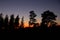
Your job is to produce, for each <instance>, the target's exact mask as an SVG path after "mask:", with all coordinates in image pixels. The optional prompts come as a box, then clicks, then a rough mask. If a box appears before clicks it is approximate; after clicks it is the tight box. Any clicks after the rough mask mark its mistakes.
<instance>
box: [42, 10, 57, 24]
mask: <svg viewBox="0 0 60 40" xmlns="http://www.w3.org/2000/svg"><path fill="white" fill-rule="evenodd" d="M41 17H42V24H46V25H48V24H49V22H50V23H51V25H53V23H55V22H54V21H55V20H56V17H57V16H56V15H55V14H54V13H53V12H51V11H49V10H47V11H45V12H43V13H42V14H41Z"/></svg>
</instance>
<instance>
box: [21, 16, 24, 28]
mask: <svg viewBox="0 0 60 40" xmlns="http://www.w3.org/2000/svg"><path fill="white" fill-rule="evenodd" d="M21 28H24V16H23V17H22V19H21Z"/></svg>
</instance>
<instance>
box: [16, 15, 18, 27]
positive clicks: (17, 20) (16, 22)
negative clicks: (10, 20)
mask: <svg viewBox="0 0 60 40" xmlns="http://www.w3.org/2000/svg"><path fill="white" fill-rule="evenodd" d="M15 27H19V15H17V17H16V18H15Z"/></svg>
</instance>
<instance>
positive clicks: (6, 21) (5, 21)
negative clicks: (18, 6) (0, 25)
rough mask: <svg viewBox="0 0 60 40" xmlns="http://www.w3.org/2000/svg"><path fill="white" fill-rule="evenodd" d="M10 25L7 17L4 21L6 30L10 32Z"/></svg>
mask: <svg viewBox="0 0 60 40" xmlns="http://www.w3.org/2000/svg"><path fill="white" fill-rule="evenodd" d="M8 25H9V22H8V15H6V16H5V19H4V26H5V29H6V30H8Z"/></svg>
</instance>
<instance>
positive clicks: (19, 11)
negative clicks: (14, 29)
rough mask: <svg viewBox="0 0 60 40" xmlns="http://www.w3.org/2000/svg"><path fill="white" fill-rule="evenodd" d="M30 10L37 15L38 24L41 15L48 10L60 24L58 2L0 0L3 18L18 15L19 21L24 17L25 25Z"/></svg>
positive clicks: (49, 0)
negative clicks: (55, 16)
mask: <svg viewBox="0 0 60 40" xmlns="http://www.w3.org/2000/svg"><path fill="white" fill-rule="evenodd" d="M31 10H34V12H35V13H36V14H37V17H36V19H37V20H38V22H41V14H42V13H43V12H44V11H46V10H50V11H52V12H54V13H55V14H56V15H57V23H58V24H60V0H0V13H1V12H2V13H3V16H5V15H6V14H7V15H8V16H9V17H10V15H11V14H14V16H15V17H16V16H17V15H19V17H20V19H21V18H22V17H23V16H24V20H25V23H27V21H29V15H30V14H29V12H30V11H31ZM26 25H27V24H26Z"/></svg>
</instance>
